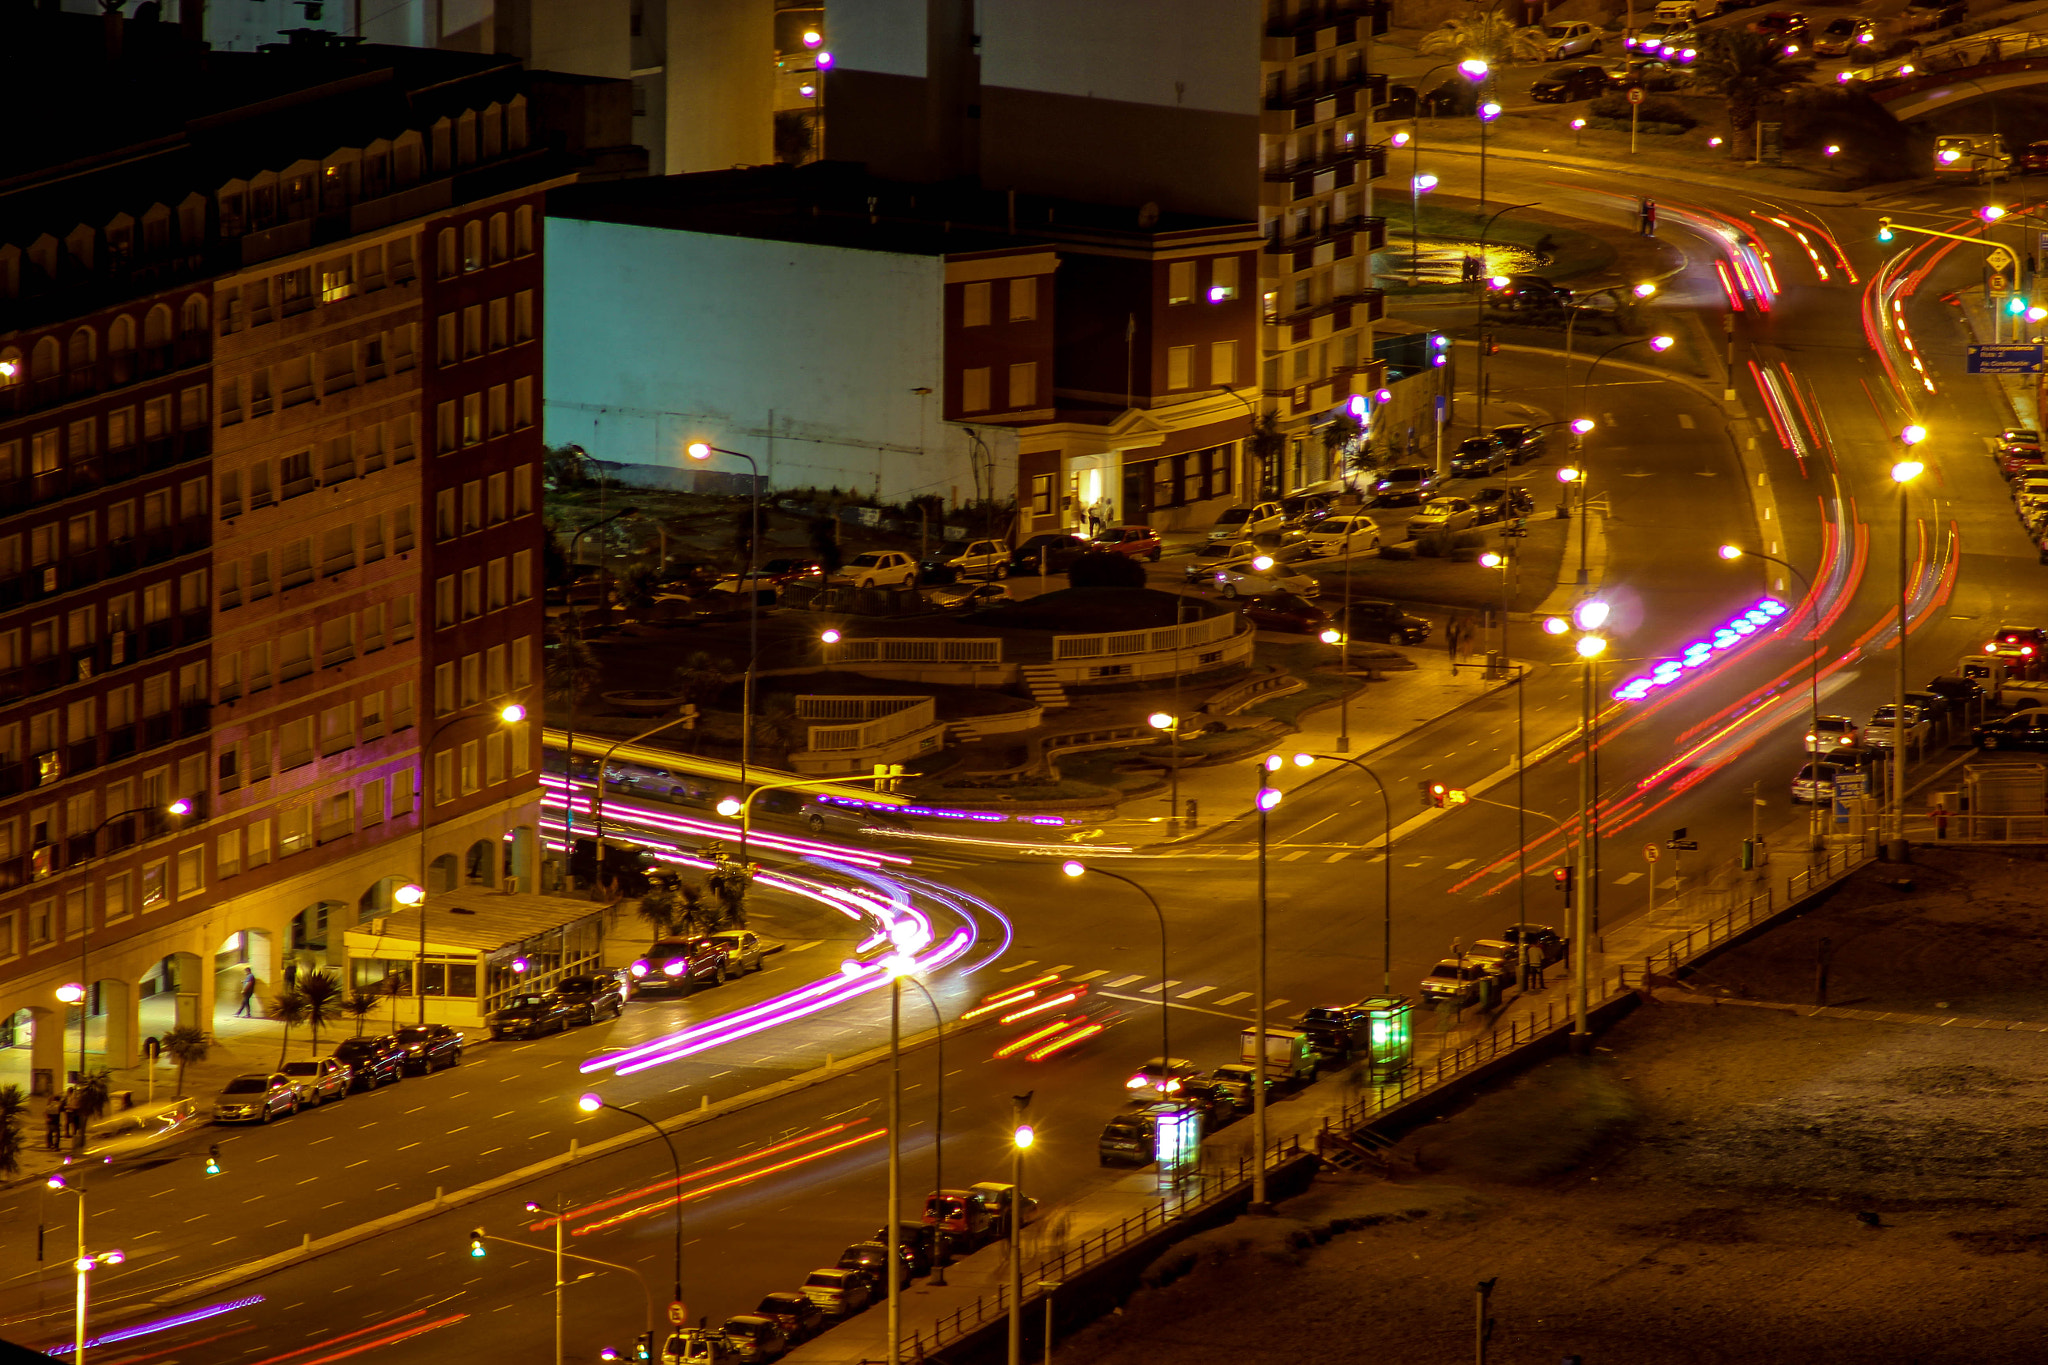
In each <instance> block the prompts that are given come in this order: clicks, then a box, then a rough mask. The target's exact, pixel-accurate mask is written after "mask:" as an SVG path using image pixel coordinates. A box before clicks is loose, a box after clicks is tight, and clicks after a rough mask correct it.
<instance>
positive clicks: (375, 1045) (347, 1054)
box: [334, 1033, 405, 1090]
mask: <svg viewBox="0 0 2048 1365" xmlns="http://www.w3.org/2000/svg"><path fill="white" fill-rule="evenodd" d="M334 1057H335V1060H336V1061H340V1062H346V1063H348V1066H349V1071H350V1073H351V1074H350V1076H349V1087H350V1088H351V1089H354V1090H375V1089H377V1088H379V1087H380V1086H386V1085H389V1084H391V1083H392V1082H393V1081H396V1080H401V1079H403V1078H404V1076H405V1054H404V1053H403V1052H401V1051H400V1050H399V1047H398V1040H397V1039H396V1038H393V1037H392V1036H391V1035H390V1034H388V1033H381V1034H377V1033H373V1034H369V1035H366V1036H365V1037H361V1038H344V1039H342V1040H341V1045H340V1046H339V1047H337V1048H335V1049H334Z"/></svg>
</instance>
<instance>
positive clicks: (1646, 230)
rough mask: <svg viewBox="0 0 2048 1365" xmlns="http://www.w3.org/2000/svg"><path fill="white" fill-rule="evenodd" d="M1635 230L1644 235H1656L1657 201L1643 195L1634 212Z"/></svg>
mask: <svg viewBox="0 0 2048 1365" xmlns="http://www.w3.org/2000/svg"><path fill="white" fill-rule="evenodd" d="M1636 231H1637V233H1638V234H1639V235H1641V236H1644V237H1655V236H1656V235H1657V201H1656V200H1654V199H1651V198H1648V197H1645V198H1644V199H1643V201H1642V205H1641V207H1640V208H1639V209H1638V210H1637V212H1636Z"/></svg>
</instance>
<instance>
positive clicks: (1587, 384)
mask: <svg viewBox="0 0 2048 1365" xmlns="http://www.w3.org/2000/svg"><path fill="white" fill-rule="evenodd" d="M1672 344H1673V342H1672V338H1670V337H1668V336H1662V335H1658V336H1647V337H1630V338H1629V339H1628V340H1627V341H1621V342H1616V343H1615V344H1614V345H1612V346H1609V347H1608V348H1607V349H1606V350H1604V351H1602V352H1601V353H1600V354H1599V355H1597V356H1595V357H1594V358H1593V363H1592V364H1590V365H1588V366H1587V367H1586V374H1585V377H1584V378H1583V379H1582V380H1580V382H1579V403H1580V405H1581V406H1582V407H1583V406H1584V405H1585V404H1586V403H1588V402H1590V401H1591V398H1592V390H1593V371H1595V370H1597V369H1599V368H1600V362H1601V361H1603V360H1605V359H1607V357H1609V356H1611V355H1613V354H1614V353H1615V352H1616V351H1619V350H1623V349H1626V348H1627V347H1630V346H1648V347H1649V348H1650V349H1651V350H1653V351H1658V352H1663V351H1668V350H1670V349H1671V347H1672ZM1565 384H1566V386H1567V388H1566V398H1567V400H1569V398H1570V388H1569V386H1570V384H1571V372H1570V371H1569V370H1567V371H1566V372H1565ZM1580 421H1584V422H1586V423H1587V425H1586V426H1585V427H1584V428H1581V427H1580V426H1579V422H1580ZM1572 429H1573V430H1574V431H1577V432H1579V434H1580V435H1584V434H1585V433H1586V432H1587V431H1591V430H1592V429H1593V419H1592V417H1591V416H1590V415H1588V416H1585V417H1582V418H1578V419H1575V420H1574V421H1573V422H1572ZM1567 473H1570V474H1571V475H1572V477H1571V478H1566V475H1567ZM1557 477H1558V478H1559V479H1560V480H1562V481H1564V482H1566V483H1571V482H1577V483H1578V485H1579V586H1580V587H1584V586H1586V541H1587V539H1588V536H1589V528H1588V527H1587V525H1586V475H1585V471H1584V470H1577V471H1567V470H1562V469H1561V470H1559V471H1558V474H1557Z"/></svg>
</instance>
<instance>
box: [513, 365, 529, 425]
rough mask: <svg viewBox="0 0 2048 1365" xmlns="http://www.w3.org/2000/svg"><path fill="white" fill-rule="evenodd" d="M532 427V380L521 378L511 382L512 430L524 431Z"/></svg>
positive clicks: (525, 377)
mask: <svg viewBox="0 0 2048 1365" xmlns="http://www.w3.org/2000/svg"><path fill="white" fill-rule="evenodd" d="M532 425H533V380H532V378H531V377H530V376H522V377H520V378H518V379H515V380H513V381H512V429H513V430H514V431H524V430H525V429H526V428H528V427H530V426H532Z"/></svg>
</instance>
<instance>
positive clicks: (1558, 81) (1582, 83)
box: [1529, 66, 1607, 104]
mask: <svg viewBox="0 0 2048 1365" xmlns="http://www.w3.org/2000/svg"><path fill="white" fill-rule="evenodd" d="M1606 93H1607V73H1606V72H1605V71H1602V70H1601V69H1600V68H1599V67H1597V66H1561V67H1559V68H1558V69H1557V70H1555V71H1553V72H1551V73H1550V74H1549V75H1547V76H1539V77H1538V78H1537V79H1536V80H1535V81H1534V82H1533V83H1532V84H1531V85H1530V86H1529V98H1530V99H1532V100H1534V101H1535V102H1536V103H1538V104H1570V103H1572V102H1573V101H1574V100H1590V99H1597V98H1599V97H1600V96H1601V95H1604V94H1606Z"/></svg>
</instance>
